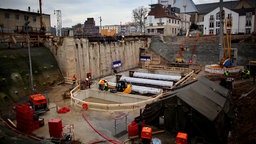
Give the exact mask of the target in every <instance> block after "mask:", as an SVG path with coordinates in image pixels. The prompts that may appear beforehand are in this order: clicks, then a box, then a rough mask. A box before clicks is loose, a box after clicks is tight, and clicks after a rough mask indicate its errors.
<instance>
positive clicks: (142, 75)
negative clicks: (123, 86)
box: [133, 72, 181, 81]
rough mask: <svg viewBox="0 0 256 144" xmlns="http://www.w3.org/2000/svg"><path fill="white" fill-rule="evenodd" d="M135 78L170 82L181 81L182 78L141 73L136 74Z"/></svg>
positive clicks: (134, 74)
mask: <svg viewBox="0 0 256 144" xmlns="http://www.w3.org/2000/svg"><path fill="white" fill-rule="evenodd" d="M133 77H139V78H147V79H158V80H168V81H179V80H180V79H181V76H173V75H162V74H151V73H141V72H134V73H133Z"/></svg>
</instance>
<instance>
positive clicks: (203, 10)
mask: <svg viewBox="0 0 256 144" xmlns="http://www.w3.org/2000/svg"><path fill="white" fill-rule="evenodd" d="M238 3H239V1H228V2H223V7H225V8H228V9H234V8H235V7H236V6H237V5H238ZM219 6H220V4H219V2H216V3H206V4H198V5H196V7H197V9H198V13H199V14H207V13H209V12H211V11H213V10H214V9H216V8H217V7H219Z"/></svg>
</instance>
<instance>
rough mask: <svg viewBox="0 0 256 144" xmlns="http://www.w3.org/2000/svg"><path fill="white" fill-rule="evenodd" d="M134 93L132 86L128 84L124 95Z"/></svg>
mask: <svg viewBox="0 0 256 144" xmlns="http://www.w3.org/2000/svg"><path fill="white" fill-rule="evenodd" d="M131 92H132V88H131V84H127V87H126V88H125V89H124V91H123V93H126V94H130V93H131Z"/></svg>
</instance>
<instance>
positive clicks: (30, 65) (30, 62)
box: [25, 20, 34, 93]
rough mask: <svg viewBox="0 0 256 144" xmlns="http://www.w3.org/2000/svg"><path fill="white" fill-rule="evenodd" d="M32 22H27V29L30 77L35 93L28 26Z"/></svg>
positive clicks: (31, 87) (31, 86)
mask: <svg viewBox="0 0 256 144" xmlns="http://www.w3.org/2000/svg"><path fill="white" fill-rule="evenodd" d="M29 23H30V21H28V20H27V21H26V22H25V29H26V32H27V41H28V58H29V77H30V89H31V90H32V93H34V83H33V74H32V61H31V53H30V42H29V34H28V24H29Z"/></svg>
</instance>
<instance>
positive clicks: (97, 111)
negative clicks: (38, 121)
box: [33, 69, 196, 143]
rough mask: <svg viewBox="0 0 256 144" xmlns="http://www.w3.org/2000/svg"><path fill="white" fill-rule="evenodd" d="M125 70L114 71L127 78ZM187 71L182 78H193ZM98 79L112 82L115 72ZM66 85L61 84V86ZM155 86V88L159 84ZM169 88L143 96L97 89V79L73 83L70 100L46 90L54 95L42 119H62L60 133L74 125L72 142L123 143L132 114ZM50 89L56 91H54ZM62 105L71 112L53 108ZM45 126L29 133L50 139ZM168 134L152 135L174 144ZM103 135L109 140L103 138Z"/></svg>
mask: <svg viewBox="0 0 256 144" xmlns="http://www.w3.org/2000/svg"><path fill="white" fill-rule="evenodd" d="M133 71H136V72H141V73H149V70H146V69H134V70H133ZM129 72H130V71H127V72H121V73H118V75H122V76H127V77H129ZM151 72H154V73H158V74H161V75H165V76H170V75H173V76H178V77H179V78H180V79H182V78H181V76H180V75H181V72H180V71H164V70H153V71H151ZM182 74H183V72H182ZM188 74H189V76H190V77H188V76H185V77H186V78H188V79H186V81H189V80H192V75H193V78H195V76H196V75H195V74H194V73H193V72H190V73H188ZM102 79H105V80H107V81H108V82H109V83H111V82H112V83H114V82H115V81H116V75H110V76H107V77H104V78H102ZM184 80H185V79H182V81H183V82H185V81H184ZM176 83H177V81H176ZM66 86H67V85H66ZM66 86H64V88H65V87H66ZM132 86H135V85H132ZM173 86H174V85H173ZM59 87H62V86H57V87H56V88H57V89H59ZM68 87H70V86H68ZM66 88H67V87H66ZM62 89H63V88H62ZM153 89H156V88H153ZM157 89H159V86H158V88H157ZM170 90H171V87H170V89H169V90H166V89H165V90H161V92H160V93H159V94H148V93H147V94H143V95H141V94H139V93H134V94H126V93H123V92H116V93H112V92H109V91H101V90H99V89H98V81H97V80H94V81H93V83H92V85H91V87H90V89H89V88H87V89H84V90H80V85H78V86H76V87H75V88H74V89H73V90H72V91H71V92H70V93H71V99H65V100H64V101H62V100H61V99H62V97H61V96H60V95H58V96H55V95H54V94H53V93H49V95H51V97H54V100H50V111H49V112H47V113H46V114H44V115H43V118H44V121H45V122H48V121H49V120H51V119H53V118H59V119H62V123H63V125H64V126H65V127H64V129H63V133H70V132H69V129H68V128H69V127H70V125H72V126H74V129H73V134H72V135H73V137H74V139H75V140H76V141H79V142H81V143H93V142H97V141H99V140H103V141H105V143H110V142H107V141H108V140H110V139H112V140H113V139H114V140H117V141H119V142H120V143H122V142H124V141H126V142H125V143H131V142H132V141H131V140H127V139H128V138H129V135H128V125H129V124H130V123H131V122H132V121H134V118H135V117H137V116H139V115H140V109H141V110H143V109H144V108H145V106H146V104H149V103H152V102H154V101H157V100H158V99H159V98H160V97H162V96H163V95H164V92H168V91H170ZM54 91H55V92H57V91H56V90H54ZM55 92H54V93H55ZM60 92H63V90H60ZM57 93H59V92H57ZM51 97H50V99H51ZM83 104H86V105H87V106H88V107H87V108H86V109H83ZM62 107H68V108H70V110H71V111H70V112H67V113H65V114H59V113H58V112H57V111H58V109H60V108H62ZM88 123H91V124H88ZM47 125H48V124H47V123H45V126H43V127H41V128H39V129H37V130H35V131H33V134H35V135H36V136H38V137H44V138H48V139H50V134H49V128H48V126H47ZM90 125H92V127H93V128H92V127H90ZM66 127H68V128H66ZM94 129H95V130H94ZM154 131H161V129H158V128H156V129H154ZM97 132H99V133H101V134H102V135H105V137H101V134H98V133H97ZM170 135H172V134H171V133H169V132H167V131H166V132H163V131H162V132H161V134H160V135H159V136H157V135H156V136H154V138H157V139H159V138H161V141H162V142H167V143H174V142H175V135H172V138H170ZM106 137H107V138H109V139H106Z"/></svg>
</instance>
